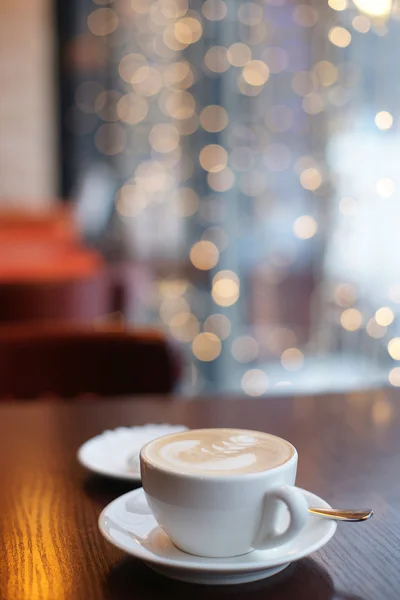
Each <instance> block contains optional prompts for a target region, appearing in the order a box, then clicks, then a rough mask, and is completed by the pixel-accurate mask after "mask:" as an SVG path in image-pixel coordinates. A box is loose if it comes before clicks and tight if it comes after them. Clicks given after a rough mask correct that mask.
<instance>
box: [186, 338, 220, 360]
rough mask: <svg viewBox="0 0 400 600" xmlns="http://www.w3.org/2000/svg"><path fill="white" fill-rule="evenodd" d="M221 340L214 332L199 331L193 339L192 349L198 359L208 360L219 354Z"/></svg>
mask: <svg viewBox="0 0 400 600" xmlns="http://www.w3.org/2000/svg"><path fill="white" fill-rule="evenodd" d="M221 347H222V346H221V340H220V339H219V338H218V337H217V336H216V335H215V333H209V332H203V333H199V334H198V335H197V336H196V337H195V338H194V340H193V344H192V351H193V354H194V355H195V357H196V358H197V359H198V360H201V361H203V362H210V361H212V360H215V359H216V358H218V356H219V355H220V354H221Z"/></svg>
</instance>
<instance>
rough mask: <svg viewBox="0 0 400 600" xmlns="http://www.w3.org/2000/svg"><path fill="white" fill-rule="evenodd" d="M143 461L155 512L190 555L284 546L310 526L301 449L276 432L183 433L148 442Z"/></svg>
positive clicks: (222, 554)
mask: <svg viewBox="0 0 400 600" xmlns="http://www.w3.org/2000/svg"><path fill="white" fill-rule="evenodd" d="M140 463H141V476H142V483H143V488H144V491H145V494H146V498H147V501H148V504H149V506H150V508H151V510H152V512H153V514H154V517H155V518H156V520H157V522H158V524H159V525H160V527H161V528H162V529H163V530H164V531H165V532H166V533H167V535H168V536H169V537H170V539H171V540H172V542H174V544H175V545H176V546H177V547H178V548H180V549H181V550H183V551H185V552H188V553H190V554H195V555H199V556H208V557H230V556H238V555H240V554H246V553H247V552H251V551H252V550H254V549H256V548H257V549H267V548H271V547H276V546H280V545H281V544H284V543H287V542H289V541H290V540H292V539H293V538H294V537H296V535H298V533H299V532H300V530H301V529H302V527H303V526H304V525H305V522H306V519H307V516H308V507H307V503H306V501H305V498H304V496H303V494H302V493H301V491H300V490H298V489H297V488H295V487H294V482H295V478H296V470H297V452H296V449H295V448H294V447H293V446H292V444H290V443H289V442H287V441H286V440H284V439H282V438H279V437H277V436H275V435H271V434H268V433H262V432H259V431H249V430H246V429H228V428H222V429H195V430H191V431H190V430H189V431H184V432H180V433H175V434H170V435H166V436H163V437H161V438H158V439H156V440H153V441H151V442H149V443H148V444H146V445H145V446H144V447H143V449H142V451H141V454H140ZM285 505H286V507H285Z"/></svg>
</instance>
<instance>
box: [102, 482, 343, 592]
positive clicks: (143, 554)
mask: <svg viewBox="0 0 400 600" xmlns="http://www.w3.org/2000/svg"><path fill="white" fill-rule="evenodd" d="M301 491H302V492H303V494H304V496H305V498H306V500H307V503H308V505H309V506H315V507H320V508H330V506H329V504H327V503H326V502H325V501H324V500H322V499H321V498H319V497H318V496H316V495H315V494H312V493H311V492H307V491H305V490H301ZM99 528H100V531H101V533H102V534H103V535H104V537H105V538H106V539H107V540H108V541H109V542H110V543H111V544H113V545H114V546H116V547H117V548H120V549H121V550H124V551H125V552H127V553H128V554H131V555H132V556H135V557H136V558H140V559H141V560H143V561H144V562H145V563H146V564H147V565H148V566H149V567H151V568H152V569H153V570H154V571H157V572H158V573H162V574H163V575H166V576H167V577H171V578H172V579H180V580H182V581H189V582H192V583H203V584H213V585H221V584H233V583H247V582H250V581H257V580H258V579H264V578H266V577H271V576H272V575H275V574H276V573H279V571H282V570H283V569H285V568H286V567H287V566H289V564H290V563H291V562H293V561H294V560H298V559H300V558H303V557H304V556H307V555H308V554H310V553H311V552H315V550H318V549H319V548H321V547H322V546H324V545H325V544H326V543H327V542H328V541H329V540H330V539H331V537H332V536H333V534H334V533H335V531H336V523H335V522H334V521H328V520H326V519H320V518H318V517H314V516H311V515H310V518H309V520H308V522H307V524H306V526H305V527H304V529H303V530H302V532H301V533H300V534H299V535H298V537H297V538H296V539H295V541H294V542H291V543H288V544H285V545H283V546H280V547H279V548H273V549H271V550H254V552H250V553H249V554H244V555H243V556H235V557H234V558H203V557H200V556H193V555H191V554H186V553H185V552H182V551H181V550H179V549H178V548H177V547H176V546H174V544H173V543H172V542H171V541H170V539H169V538H168V536H167V535H166V534H165V533H164V531H163V530H162V529H161V528H160V527H159V526H158V524H157V522H156V520H155V519H154V517H153V515H152V513H151V510H150V508H149V506H148V504H147V502H146V498H145V495H144V491H143V488H140V489H137V490H134V491H132V492H128V493H127V494H124V495H123V496H121V497H120V498H117V499H116V500H114V501H113V502H111V504H109V505H108V506H107V507H106V508H105V509H104V510H103V512H102V513H101V515H100V518H99Z"/></svg>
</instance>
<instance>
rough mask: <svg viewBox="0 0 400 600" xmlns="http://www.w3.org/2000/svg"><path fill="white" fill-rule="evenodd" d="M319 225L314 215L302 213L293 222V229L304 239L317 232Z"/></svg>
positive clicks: (297, 235)
mask: <svg viewBox="0 0 400 600" xmlns="http://www.w3.org/2000/svg"><path fill="white" fill-rule="evenodd" d="M317 229H318V225H317V222H316V220H315V219H314V217H311V216H309V215H302V216H301V217H298V218H297V219H296V220H295V222H294V224H293V231H294V234H295V236H296V237H298V238H300V239H302V240H308V239H309V238H312V237H313V236H314V235H315V234H316V233H317Z"/></svg>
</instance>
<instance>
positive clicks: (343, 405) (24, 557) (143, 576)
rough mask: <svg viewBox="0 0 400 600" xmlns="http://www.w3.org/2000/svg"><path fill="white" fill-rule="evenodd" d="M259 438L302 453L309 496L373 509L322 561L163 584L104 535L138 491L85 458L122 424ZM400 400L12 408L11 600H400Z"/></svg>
mask: <svg viewBox="0 0 400 600" xmlns="http://www.w3.org/2000/svg"><path fill="white" fill-rule="evenodd" d="M149 422H150V423H154V422H160V423H163V422H168V423H183V424H185V425H187V426H189V427H191V428H193V427H210V426H213V427H214V426H216V427H219V426H228V427H243V428H249V429H259V430H263V431H269V432H271V433H274V434H277V435H280V436H283V437H285V438H287V439H288V440H290V441H291V442H293V444H294V445H295V446H296V447H297V449H298V451H299V455H300V461H299V471H298V480H297V483H298V485H299V486H301V487H304V488H307V489H309V490H312V491H313V492H315V493H316V494H319V495H320V496H322V497H323V498H325V499H326V500H327V501H328V502H329V503H330V504H332V505H333V506H338V507H357V506H360V507H365V506H371V507H373V508H374V510H375V516H374V517H373V519H371V520H370V521H368V522H366V523H359V524H346V523H343V524H339V527H338V530H337V532H336V535H335V537H334V538H333V539H332V540H331V541H330V542H329V543H328V545H327V546H326V547H325V548H323V549H322V550H320V551H318V552H316V553H314V554H313V555H311V556H310V557H309V558H306V559H303V560H300V561H299V562H298V563H295V564H293V565H291V566H290V567H289V568H288V569H287V570H286V571H284V572H283V573H281V574H280V575H277V576H276V577H275V578H272V579H270V580H266V581H264V582H262V581H261V582H257V583H253V584H245V585H240V586H228V587H225V586H221V587H208V586H199V585H192V584H187V583H181V582H176V581H172V580H168V579H165V578H163V577H162V576H161V575H156V574H155V573H153V572H152V571H151V570H150V569H149V568H148V567H146V566H145V565H143V564H141V563H140V562H139V561H137V560H135V559H133V558H130V557H127V556H125V555H124V554H123V553H122V552H120V551H119V550H117V549H115V548H114V547H112V546H111V545H110V544H109V543H108V542H107V541H105V540H104V539H103V538H102V536H101V535H100V533H99V531H98V528H97V519H98V516H99V514H100V511H101V510H102V509H103V508H104V507H105V506H106V504H107V503H108V502H110V501H111V500H113V499H114V498H116V497H117V496H118V495H120V494H122V493H124V492H126V491H128V490H129V489H130V486H129V485H127V484H126V483H122V482H117V481H111V480H107V479H103V478H101V477H98V476H94V475H90V474H88V473H85V472H84V470H83V468H82V467H81V466H80V465H79V464H78V463H77V461H76V451H77V449H78V447H79V446H80V444H81V443H82V442H84V441H85V440H86V439H87V438H89V437H91V436H93V435H95V434H98V433H100V432H102V431H103V430H104V429H108V428H113V427H117V426H121V425H127V426H129V425H140V424H144V423H149ZM399 467H400V396H399V395H398V392H397V393H396V391H394V390H392V391H370V392H364V393H353V394H350V395H347V396H344V395H337V396H335V395H333V396H317V397H295V398H283V397H279V398H262V399H251V398H230V399H225V400H224V399H219V398H209V399H192V400H189V401H185V400H181V399H168V398H161V399H152V398H148V399H133V398H132V399H124V400H107V401H105V400H101V401H89V400H87V401H83V402H77V403H75V404H74V403H69V404H68V403H61V402H60V403H57V402H53V403H51V402H47V403H45V402H43V403H42V402H31V403H28V402H27V403H20V404H17V403H14V404H11V403H10V404H8V403H3V404H0V477H1V486H0V599H1V600H42V599H43V600H59V599H60V600H64V599H65V600H75V599H82V600H91V599H93V600H103V599H121V600H125V599H128V598H129V599H134V600H139V599H146V598H149V599H150V598H168V599H169V598H175V597H176V598H178V597H179V598H183V597H187V598H191V600H196V599H200V598H216V597H218V598H231V597H235V598H237V599H238V600H240V599H241V598H246V599H247V600H256V599H261V598H263V599H264V598H265V599H266V600H267V599H268V600H286V599H288V600H295V599H296V600H298V599H300V600H331V599H332V600H334V599H337V600H380V599H382V600H392V599H393V600H395V599H396V600H398V599H399V598H400V477H399Z"/></svg>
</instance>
